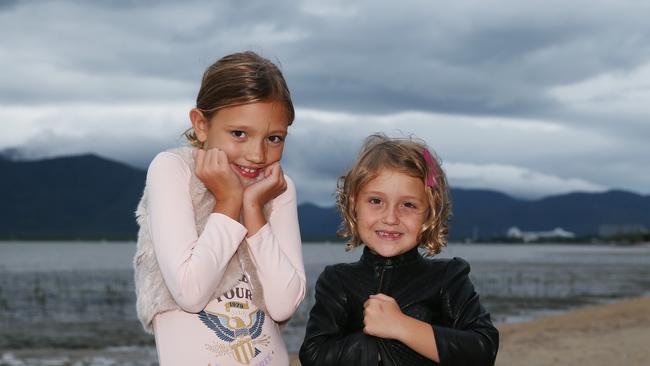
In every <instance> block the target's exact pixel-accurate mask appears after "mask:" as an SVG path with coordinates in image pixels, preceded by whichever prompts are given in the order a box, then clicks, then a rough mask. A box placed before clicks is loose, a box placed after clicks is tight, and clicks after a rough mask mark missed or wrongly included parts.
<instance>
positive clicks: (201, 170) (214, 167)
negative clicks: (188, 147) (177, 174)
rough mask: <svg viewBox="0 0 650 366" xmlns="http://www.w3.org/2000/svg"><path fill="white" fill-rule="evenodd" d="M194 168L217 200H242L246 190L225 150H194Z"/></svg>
mask: <svg viewBox="0 0 650 366" xmlns="http://www.w3.org/2000/svg"><path fill="white" fill-rule="evenodd" d="M192 153H193V154H194V170H195V173H196V176H197V177H198V178H199V180H201V182H203V184H204V185H205V187H206V188H207V189H208V190H210V192H212V194H213V195H214V197H215V199H216V200H217V201H227V200H237V201H239V202H240V206H241V200H242V197H243V193H244V190H243V188H242V185H241V183H240V182H239V178H238V177H237V173H235V172H234V171H233V170H232V168H231V167H230V162H229V161H228V156H227V155H226V153H225V152H224V151H223V150H219V149H210V150H202V149H196V150H193V151H192Z"/></svg>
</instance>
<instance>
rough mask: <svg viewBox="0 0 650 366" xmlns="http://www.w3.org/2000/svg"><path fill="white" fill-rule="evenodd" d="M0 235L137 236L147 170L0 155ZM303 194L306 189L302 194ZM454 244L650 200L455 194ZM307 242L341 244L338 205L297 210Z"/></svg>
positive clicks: (617, 217) (627, 216) (606, 224)
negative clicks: (137, 216) (337, 238)
mask: <svg viewBox="0 0 650 366" xmlns="http://www.w3.org/2000/svg"><path fill="white" fill-rule="evenodd" d="M0 172H1V173H0V205H1V207H2V208H1V209H0V238H4V239H30V238H32V239H57V238H59V239H74V238H79V239H84V238H87V239H102V238H103V239H134V238H135V236H136V233H137V227H136V224H135V219H134V215H133V212H134V210H135V207H136V205H137V203H138V200H139V199H140V196H141V194H142V190H143V188H144V180H145V175H146V172H145V171H143V170H141V169H137V168H134V167H131V166H128V165H126V164H123V163H121V162H117V161H112V160H109V159H105V158H103V157H99V156H96V155H80V156H69V157H59V158H51V159H43V160H36V161H14V160H12V159H8V158H2V157H0ZM298 194H300V192H298ZM451 194H452V204H453V216H452V218H451V221H450V239H452V240H463V239H468V238H471V239H475V240H477V239H478V240H480V239H489V238H495V237H504V236H505V233H506V231H507V230H508V229H509V228H510V227H513V226H517V227H518V228H520V229H521V230H528V231H543V230H551V229H553V228H556V227H562V228H563V229H565V230H568V231H571V232H573V233H575V234H576V235H578V236H592V235H598V234H603V232H609V233H610V234H611V233H616V231H617V230H620V231H625V230H626V228H643V227H645V228H650V196H648V195H640V194H637V193H632V192H626V191H620V190H612V191H608V192H603V193H569V194H563V195H556V196H550V197H546V198H543V199H539V200H523V199H517V198H513V197H511V196H508V195H506V194H503V193H499V192H495V191H489V190H475V189H471V190H470V189H452V191H451ZM298 213H299V218H300V229H301V234H302V237H303V240H306V241H307V240H330V239H335V233H336V229H337V227H338V225H339V222H340V219H339V216H338V214H337V212H336V210H335V209H334V207H319V206H316V205H314V204H311V203H303V204H301V205H299V206H298Z"/></svg>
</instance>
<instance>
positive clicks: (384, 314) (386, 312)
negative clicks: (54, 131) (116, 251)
mask: <svg viewBox="0 0 650 366" xmlns="http://www.w3.org/2000/svg"><path fill="white" fill-rule="evenodd" d="M405 317H406V315H404V313H402V310H401V309H400V308H399V305H398V304H397V301H395V299H393V298H392V297H390V296H387V295H384V294H376V295H370V297H369V298H368V300H366V302H365V303H364V304H363V325H364V327H363V332H364V333H365V334H368V335H372V336H375V337H380V338H386V339H399V338H400V336H401V328H402V324H404V318H405Z"/></svg>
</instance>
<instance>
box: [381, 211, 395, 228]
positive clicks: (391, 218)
mask: <svg viewBox="0 0 650 366" xmlns="http://www.w3.org/2000/svg"><path fill="white" fill-rule="evenodd" d="M382 221H383V223H384V224H386V225H397V224H399V216H398V215H397V208H395V207H387V208H386V209H385V210H384V216H383V218H382Z"/></svg>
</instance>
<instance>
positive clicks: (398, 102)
mask: <svg viewBox="0 0 650 366" xmlns="http://www.w3.org/2000/svg"><path fill="white" fill-rule="evenodd" d="M649 10H650V3H646V2H639V1H634V0H630V1H618V2H612V1H598V0H570V1H559V0H552V1H526V2H522V1H516V0H503V1H496V2H486V1H456V2H448V1H402V2H377V1H369V0H368V1H328V2H323V1H316V0H303V1H288V0H281V1H273V2H268V1H217V2H213V1H207V0H200V1H187V2H177V1H92V2H84V1H77V0H57V1H53V0H43V1H30V2H18V1H0V33H2V34H3V40H2V42H1V43H0V69H1V70H3V72H2V73H0V108H1V110H0V118H2V120H0V127H2V126H8V125H9V124H11V126H12V128H11V130H12V131H9V129H8V130H7V131H5V130H3V135H4V136H0V148H6V147H10V146H13V145H25V146H29V147H30V148H31V149H32V150H35V152H34V154H36V155H39V156H48V155H53V154H65V153H74V152H75V151H77V152H82V151H95V152H98V153H101V154H105V155H107V156H110V157H114V158H118V159H120V160H124V161H128V162H130V163H132V164H135V165H138V166H146V162H147V161H148V159H150V158H151V157H152V156H153V154H155V152H156V151H159V150H161V149H164V148H167V147H169V146H172V145H173V144H176V143H178V135H179V134H180V133H181V132H182V130H183V129H184V128H185V127H187V126H186V123H187V121H186V111H187V109H189V108H191V105H192V100H193V98H194V97H195V95H196V93H197V91H198V86H199V81H200V78H201V73H202V72H203V70H204V69H205V68H206V67H207V66H208V65H209V64H210V63H212V62H214V61H215V60H216V59H217V58H219V57H221V56H223V55H225V54H227V53H230V52H235V51H240V50H245V49H252V50H254V51H256V52H258V53H260V54H262V55H264V56H265V57H268V58H269V59H271V60H272V61H274V62H276V63H278V64H280V66H281V68H282V70H283V71H284V74H285V77H286V79H287V81H288V83H289V86H290V88H291V91H292V95H293V98H294V104H295V105H296V107H297V108H298V114H297V119H296V123H295V124H294V126H292V127H291V129H290V137H289V139H288V141H287V144H288V145H287V150H286V154H285V156H284V158H283V159H284V164H285V165H286V169H287V170H288V171H290V172H291V174H292V176H294V177H295V180H296V181H297V182H298V183H300V182H302V183H300V184H301V188H303V189H304V190H305V191H308V194H307V196H310V195H311V196H312V197H316V196H317V197H319V198H318V200H319V201H321V202H326V201H327V200H328V199H329V198H328V197H327V195H330V194H331V192H332V191H333V187H334V183H335V180H336V177H338V176H339V175H340V174H341V173H342V172H343V171H344V170H345V168H346V167H347V166H349V164H350V163H351V161H352V160H353V158H354V156H355V154H356V152H357V150H358V148H359V146H360V144H361V141H362V140H363V137H364V136H365V135H367V134H368V133H372V132H375V131H386V130H395V129H403V130H404V131H405V132H407V133H408V132H413V133H416V134H418V135H422V137H424V138H426V139H427V141H429V142H430V143H432V144H433V146H434V147H435V148H436V149H437V150H439V151H440V152H442V156H443V158H444V159H445V160H447V161H449V162H450V163H451V164H450V167H451V168H452V169H451V170H452V173H453V174H455V176H457V177H466V178H463V179H467V182H470V181H471V182H474V181H477V182H478V181H480V180H481V179H484V177H485V176H484V175H481V174H484V173H483V172H484V170H482V168H480V167H479V166H478V165H477V164H482V166H491V167H493V168H494V169H496V170H495V171H500V172H502V173H503V174H512V175H513V177H514V176H517V175H519V176H525V175H527V174H528V171H527V170H526V169H530V170H531V172H532V173H530V174H529V175H530V176H534V177H542V178H540V180H539V181H540V182H550V183H548V184H557V185H558V186H559V185H561V184H564V183H566V184H567V187H568V189H570V188H571V187H577V189H579V188H580V187H587V188H589V187H592V188H593V189H598V187H627V188H630V189H635V190H638V191H643V192H648V188H647V187H650V176H648V174H647V173H643V172H646V171H650V165H649V164H650V162H648V159H647V156H648V155H649V154H650V149H649V148H648V147H646V145H647V144H646V142H645V140H646V137H647V136H650V123H648V117H649V116H650V107H646V106H645V104H647V103H646V101H647V100H648V99H650V22H648V21H647V14H650V12H649ZM134 105H143V106H144V107H138V108H136V107H133V106H134ZM146 106H151V108H152V109H155V111H153V110H152V111H151V113H150V112H149V111H148V110H147V107H146ZM170 106H171V107H170ZM132 107H133V108H135V109H134V110H133V111H127V112H122V111H120V110H121V109H125V108H132ZM172 107H173V108H176V107H178V108H180V110H179V111H176V110H174V111H172V109H173V108H172ZM57 108H58V110H56V109H57ZM30 109H33V110H30ZM314 111H316V112H318V113H332V114H335V116H334V117H332V116H328V117H323V116H320V115H317V116H316V117H315V115H314V114H313V113H312V112H314ZM131 112H132V113H131ZM310 113H312V114H310ZM408 113H424V114H428V115H427V116H425V117H422V116H420V117H418V115H412V114H408ZM381 116H387V117H385V118H383V117H381ZM115 118H119V119H120V120H121V121H122V122H121V124H119V126H120V127H119V128H118V127H115V130H110V128H109V127H106V126H110V124H111V123H114V120H115ZM328 118H334V119H336V120H341V121H347V122H345V123H339V124H336V123H335V124H330V123H329V122H327V121H326V120H327V119H328ZM382 118H383V119H382ZM471 118H474V119H475V120H474V122H472V123H469V122H467V123H466V122H463V121H464V119H471ZM491 118H492V119H499V121H501V122H498V123H493V122H489V123H484V122H483V121H482V119H491ZM60 119H65V123H64V122H61V121H60ZM23 120H24V121H29V122H24V123H23V122H20V121H23ZM156 121H158V123H157V124H156ZM172 121H177V122H172ZM324 121H325V122H324ZM382 121H384V122H382ZM385 121H389V122H385ZM418 121H419V122H418ZM504 121H506V122H507V121H510V122H507V123H506V122H504ZM145 122H146V123H145ZM502 122H503V123H502ZM21 123H22V125H21ZM83 123H86V124H87V125H92V126H98V127H92V128H91V127H80V126H81V124H83ZM143 123H144V124H145V125H146V126H147V127H142V124H143ZM27 124H29V126H28V127H24V126H25V125H27ZM131 126H132V127H131ZM481 126H488V127H485V128H484V127H481ZM531 126H532V127H531ZM549 126H550V127H549ZM553 126H555V127H553ZM549 128H550V129H549ZM39 129H40V130H43V131H40V130H39ZM93 129H96V130H93ZM13 130H15V132H14V131H13ZM154 130H164V132H160V133H153V132H152V131H154ZM10 133H14V134H15V135H11V134H10ZM10 136H15V139H16V142H15V143H14V144H12V143H11V141H10V138H11V137H10ZM117 140H119V141H122V144H121V145H122V146H127V145H128V147H127V148H116V147H115V146H114V143H115V141H117ZM513 167H524V168H525V169H524V168H522V169H520V170H517V169H516V168H513ZM471 171H473V172H476V174H477V175H472V174H473V173H472V174H470V173H471ZM479 173H480V174H479ZM563 177H564V178H563ZM576 177H577V178H581V179H583V180H585V181H586V182H595V183H593V184H592V185H591V186H590V185H589V184H587V183H584V182H582V181H580V182H578V183H576V185H575V186H572V185H571V184H573V183H572V182H574V181H571V179H573V178H576ZM458 179H461V178H458ZM513 179H516V177H514V178H513ZM563 179H564V180H563ZM522 182H523V181H522ZM554 182H555V183H554ZM583 183H584V184H583ZM495 184H496V183H495ZM522 184H523V185H525V184H526V183H525V182H523V183H522ZM589 189H591V188H589ZM310 190H311V191H310ZM549 192H554V191H553V190H549Z"/></svg>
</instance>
